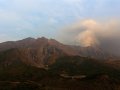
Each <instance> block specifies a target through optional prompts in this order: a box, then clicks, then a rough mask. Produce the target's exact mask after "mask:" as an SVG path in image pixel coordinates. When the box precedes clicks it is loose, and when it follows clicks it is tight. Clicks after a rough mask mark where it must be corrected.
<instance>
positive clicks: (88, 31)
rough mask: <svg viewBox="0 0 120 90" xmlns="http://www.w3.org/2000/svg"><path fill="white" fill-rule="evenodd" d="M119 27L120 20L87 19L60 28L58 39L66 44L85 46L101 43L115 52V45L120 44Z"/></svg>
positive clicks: (100, 44)
mask: <svg viewBox="0 0 120 90" xmlns="http://www.w3.org/2000/svg"><path fill="white" fill-rule="evenodd" d="M119 29H120V22H119V21H117V20H109V21H107V22H106V21H96V20H93V19H87V20H83V21H79V22H77V23H73V24H71V25H69V26H67V27H65V28H63V29H62V30H60V32H59V35H58V40H59V41H61V42H63V43H65V44H71V45H81V46H83V47H87V46H93V45H99V46H102V47H103V48H105V49H106V50H108V51H110V50H111V51H112V52H114V51H115V47H116V46H120V41H119V39H120V30H119ZM118 48H120V47H118ZM117 50H119V49H117ZM119 51H120V50H119Z"/></svg>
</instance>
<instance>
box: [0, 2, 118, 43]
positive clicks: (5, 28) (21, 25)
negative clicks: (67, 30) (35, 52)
mask: <svg viewBox="0 0 120 90" xmlns="http://www.w3.org/2000/svg"><path fill="white" fill-rule="evenodd" d="M112 18H113V19H114V18H120V0H0V42H4V41H8V40H18V39H22V38H26V37H35V38H36V37H41V36H45V37H48V38H54V37H55V35H56V33H57V32H58V30H60V28H62V27H65V26H67V25H69V24H71V23H74V22H76V21H78V20H82V19H97V20H101V19H112Z"/></svg>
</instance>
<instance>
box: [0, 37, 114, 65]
mask: <svg viewBox="0 0 120 90" xmlns="http://www.w3.org/2000/svg"><path fill="white" fill-rule="evenodd" d="M63 56H82V57H90V58H97V59H101V60H105V59H106V60H107V59H110V58H113V57H112V56H111V55H110V54H108V53H106V52H104V51H103V50H102V49H101V48H98V47H92V46H89V47H80V46H71V45H64V44H62V43H60V42H58V41H56V40H54V39H47V38H45V37H41V38H38V39H34V38H26V39H23V40H19V41H9V42H4V43H0V60H3V61H4V63H5V65H9V64H11V63H12V62H13V61H22V62H24V63H26V64H29V65H32V66H36V67H44V66H45V65H50V64H53V63H54V62H55V60H56V59H57V58H59V57H63Z"/></svg>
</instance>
